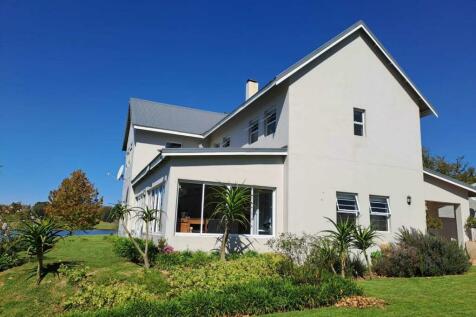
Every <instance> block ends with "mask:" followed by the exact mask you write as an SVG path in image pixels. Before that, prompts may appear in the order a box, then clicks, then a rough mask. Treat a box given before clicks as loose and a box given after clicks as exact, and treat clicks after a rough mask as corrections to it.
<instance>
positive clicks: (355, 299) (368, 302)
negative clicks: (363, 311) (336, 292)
mask: <svg viewBox="0 0 476 317" xmlns="http://www.w3.org/2000/svg"><path fill="white" fill-rule="evenodd" d="M385 305H386V303H385V301H384V300H383V299H378V298H375V297H365V296H350V297H345V298H343V299H341V300H340V301H339V302H337V304H336V305H335V306H336V307H349V308H370V307H374V308H375V307H377V308H384V307H385Z"/></svg>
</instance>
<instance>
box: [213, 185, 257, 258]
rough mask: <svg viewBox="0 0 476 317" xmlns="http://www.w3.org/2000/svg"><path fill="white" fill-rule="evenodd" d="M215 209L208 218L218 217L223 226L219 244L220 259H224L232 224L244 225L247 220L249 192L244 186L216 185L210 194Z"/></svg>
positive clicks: (249, 202) (249, 201)
mask: <svg viewBox="0 0 476 317" xmlns="http://www.w3.org/2000/svg"><path fill="white" fill-rule="evenodd" d="M211 198H212V201H213V203H212V204H213V205H215V209H214V211H213V213H212V215H211V217H210V218H213V219H218V220H219V223H220V225H222V226H223V236H222V239H221V246H220V259H221V260H222V261H225V255H226V246H227V244H228V240H229V238H230V231H231V228H232V226H233V225H235V224H241V225H246V224H247V223H248V222H249V220H248V218H247V212H249V208H250V204H251V194H250V190H249V188H246V187H233V186H229V187H217V188H214V191H213V192H212V194H211Z"/></svg>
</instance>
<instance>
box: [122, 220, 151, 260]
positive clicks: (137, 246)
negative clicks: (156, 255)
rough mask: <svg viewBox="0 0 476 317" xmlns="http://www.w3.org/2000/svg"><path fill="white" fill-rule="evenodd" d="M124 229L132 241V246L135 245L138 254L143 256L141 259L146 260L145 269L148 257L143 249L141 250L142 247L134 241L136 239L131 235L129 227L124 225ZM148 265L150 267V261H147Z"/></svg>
mask: <svg viewBox="0 0 476 317" xmlns="http://www.w3.org/2000/svg"><path fill="white" fill-rule="evenodd" d="M122 227H123V228H124V231H125V232H126V233H127V236H128V237H129V240H131V242H132V244H133V245H134V247H135V248H136V250H137V252H139V254H140V255H141V257H142V258H143V259H144V267H145V265H146V264H145V261H146V260H145V259H146V256H145V254H144V251H142V249H141V248H140V245H139V244H137V242H136V240H135V239H134V237H133V236H132V235H131V233H130V232H129V230H128V229H127V227H126V226H125V225H124V224H122ZM147 265H149V259H147Z"/></svg>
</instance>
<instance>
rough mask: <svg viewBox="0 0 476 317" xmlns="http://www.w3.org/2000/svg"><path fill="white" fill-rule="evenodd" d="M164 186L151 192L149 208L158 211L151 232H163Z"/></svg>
mask: <svg viewBox="0 0 476 317" xmlns="http://www.w3.org/2000/svg"><path fill="white" fill-rule="evenodd" d="M164 188H165V187H164V185H163V184H162V185H159V186H156V187H154V188H152V189H150V190H149V201H148V204H147V206H148V207H149V208H151V209H155V210H156V215H155V220H154V221H153V222H152V223H151V224H150V228H149V230H150V232H153V233H159V232H161V231H162V225H161V224H162V213H163V210H162V201H163V197H164Z"/></svg>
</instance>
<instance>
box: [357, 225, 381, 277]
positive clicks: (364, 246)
mask: <svg viewBox="0 0 476 317" xmlns="http://www.w3.org/2000/svg"><path fill="white" fill-rule="evenodd" d="M353 235H354V241H353V242H352V245H353V247H354V248H356V249H358V250H360V252H361V253H362V254H363V255H364V258H365V263H366V264H367V268H368V269H369V275H370V278H372V266H371V264H370V261H369V256H368V254H367V250H368V249H369V248H371V247H373V246H374V245H376V244H377V241H376V240H377V238H378V232H377V230H375V229H373V228H372V227H367V228H365V227H362V226H357V227H355V229H354V234H353Z"/></svg>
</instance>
